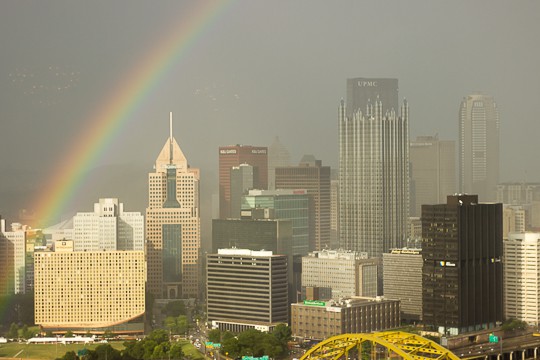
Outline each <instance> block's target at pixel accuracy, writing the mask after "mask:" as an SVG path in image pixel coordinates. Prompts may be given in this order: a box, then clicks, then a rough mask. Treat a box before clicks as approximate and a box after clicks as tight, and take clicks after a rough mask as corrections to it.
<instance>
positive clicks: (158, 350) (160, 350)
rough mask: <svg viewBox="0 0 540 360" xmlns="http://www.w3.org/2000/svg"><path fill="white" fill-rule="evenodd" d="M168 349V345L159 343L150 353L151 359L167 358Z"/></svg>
mask: <svg viewBox="0 0 540 360" xmlns="http://www.w3.org/2000/svg"><path fill="white" fill-rule="evenodd" d="M169 347H170V344H169V343H161V344H159V345H157V346H156V347H155V348H154V351H153V352H152V357H151V358H152V359H155V360H157V359H165V358H167V357H168V356H169V355H168V351H169Z"/></svg>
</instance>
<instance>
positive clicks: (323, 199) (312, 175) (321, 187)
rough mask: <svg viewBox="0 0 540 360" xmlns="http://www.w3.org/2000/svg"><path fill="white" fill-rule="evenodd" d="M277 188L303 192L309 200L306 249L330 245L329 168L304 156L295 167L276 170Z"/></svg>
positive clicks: (319, 248) (310, 156)
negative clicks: (308, 234)
mask: <svg viewBox="0 0 540 360" xmlns="http://www.w3.org/2000/svg"><path fill="white" fill-rule="evenodd" d="M276 189H305V190H307V193H308V195H310V196H311V199H312V204H313V205H312V207H311V212H310V228H311V230H310V242H309V250H310V251H313V250H322V249H325V248H328V247H329V246H330V166H322V162H321V160H316V159H315V157H313V155H304V157H302V160H300V164H299V165H298V166H288V167H278V168H276Z"/></svg>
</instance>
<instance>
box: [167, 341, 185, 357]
mask: <svg viewBox="0 0 540 360" xmlns="http://www.w3.org/2000/svg"><path fill="white" fill-rule="evenodd" d="M170 356H171V359H173V360H181V359H183V358H184V352H183V351H182V345H180V344H173V345H172V346H171V351H170Z"/></svg>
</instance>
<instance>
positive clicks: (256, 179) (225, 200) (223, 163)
mask: <svg viewBox="0 0 540 360" xmlns="http://www.w3.org/2000/svg"><path fill="white" fill-rule="evenodd" d="M240 164H248V165H251V166H253V188H254V189H262V190H266V189H268V148H267V147H264V146H251V145H230V146H220V147H219V218H220V219H227V218H229V217H231V168H232V167H233V166H238V165H240Z"/></svg>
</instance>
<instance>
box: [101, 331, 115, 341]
mask: <svg viewBox="0 0 540 360" xmlns="http://www.w3.org/2000/svg"><path fill="white" fill-rule="evenodd" d="M103 337H104V338H105V339H112V338H113V337H114V334H113V332H112V331H111V330H105V332H104V333H103Z"/></svg>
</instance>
